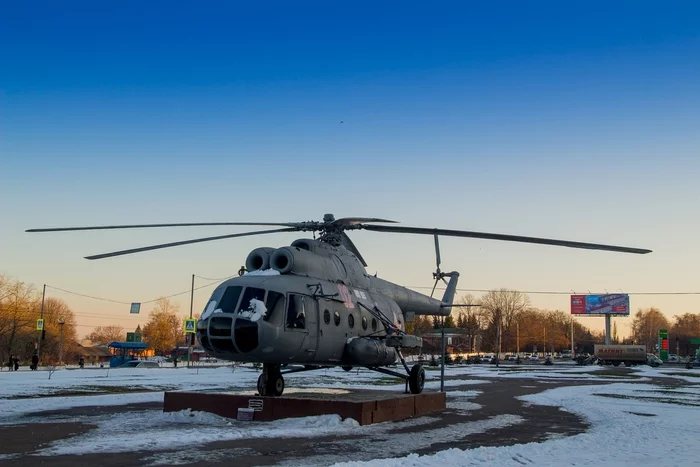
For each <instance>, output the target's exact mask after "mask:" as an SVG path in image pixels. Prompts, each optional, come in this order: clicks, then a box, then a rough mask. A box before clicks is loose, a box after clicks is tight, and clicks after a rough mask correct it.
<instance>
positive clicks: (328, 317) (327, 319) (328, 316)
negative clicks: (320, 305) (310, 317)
mask: <svg viewBox="0 0 700 467" xmlns="http://www.w3.org/2000/svg"><path fill="white" fill-rule="evenodd" d="M323 321H325V322H326V324H328V323H330V322H331V312H330V311H328V310H323Z"/></svg>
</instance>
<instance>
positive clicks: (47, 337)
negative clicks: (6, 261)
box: [0, 276, 77, 366]
mask: <svg viewBox="0 0 700 467" xmlns="http://www.w3.org/2000/svg"><path fill="white" fill-rule="evenodd" d="M41 297H42V294H41V291H39V290H37V289H36V288H35V287H34V286H33V285H32V284H27V283H24V282H21V281H19V280H16V279H13V278H10V277H7V276H0V362H2V364H3V365H4V366H6V365H7V363H8V361H9V359H10V358H11V357H15V358H18V359H19V360H20V362H22V364H24V363H26V362H28V361H31V358H32V355H33V354H34V352H35V351H36V350H37V347H38V346H39V344H40V346H41V349H40V354H41V360H42V362H44V363H56V362H58V359H59V353H60V350H59V347H60V338H61V331H63V360H64V361H66V360H67V358H70V355H71V354H72V352H74V350H75V343H76V336H77V332H76V320H75V315H74V314H73V312H72V311H71V309H70V308H69V307H68V305H67V304H66V303H65V302H64V301H63V300H60V299H57V298H47V299H46V300H45V301H44V312H43V319H44V330H45V332H44V333H43V339H42V333H41V332H40V331H37V320H38V319H39V317H40V316H41ZM61 323H62V324H61Z"/></svg>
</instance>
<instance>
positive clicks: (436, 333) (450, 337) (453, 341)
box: [421, 328, 481, 355]
mask: <svg viewBox="0 0 700 467" xmlns="http://www.w3.org/2000/svg"><path fill="white" fill-rule="evenodd" d="M421 337H422V338H423V353H427V354H434V355H437V354H440V353H441V350H440V349H441V348H442V331H441V330H440V329H435V330H433V331H430V332H426V333H424V334H423V336H421ZM470 340H471V341H472V342H471V343H470ZM480 344H481V336H480V335H475V336H471V339H470V336H469V334H468V333H467V331H466V330H465V329H462V328H445V352H446V353H448V354H467V353H469V352H470V349H471V350H472V352H479V350H480V348H481V345H480Z"/></svg>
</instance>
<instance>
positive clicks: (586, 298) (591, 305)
mask: <svg viewBox="0 0 700 467" xmlns="http://www.w3.org/2000/svg"><path fill="white" fill-rule="evenodd" d="M571 314H572V315H588V316H596V315H599V316H600V315H616V316H629V315H630V297H629V295H627V294H608V295H572V296H571Z"/></svg>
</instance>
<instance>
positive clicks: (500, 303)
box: [479, 289, 530, 352]
mask: <svg viewBox="0 0 700 467" xmlns="http://www.w3.org/2000/svg"><path fill="white" fill-rule="evenodd" d="M479 303H480V304H481V308H480V317H481V324H482V326H483V328H484V329H485V335H484V338H485V344H486V346H487V347H490V348H493V349H494V351H495V352H498V351H499V349H498V348H497V345H498V342H499V338H500V341H501V342H502V343H503V346H505V347H506V348H508V347H511V346H513V344H514V342H515V323H516V321H515V319H516V317H517V316H518V314H519V313H522V312H524V311H525V310H527V309H528V308H529V306H530V298H529V297H528V296H527V295H525V294H524V293H522V292H518V291H517V290H506V289H500V290H491V291H489V292H488V293H486V294H485V295H484V296H483V297H481V300H480V301H479ZM499 331H500V335H499Z"/></svg>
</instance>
